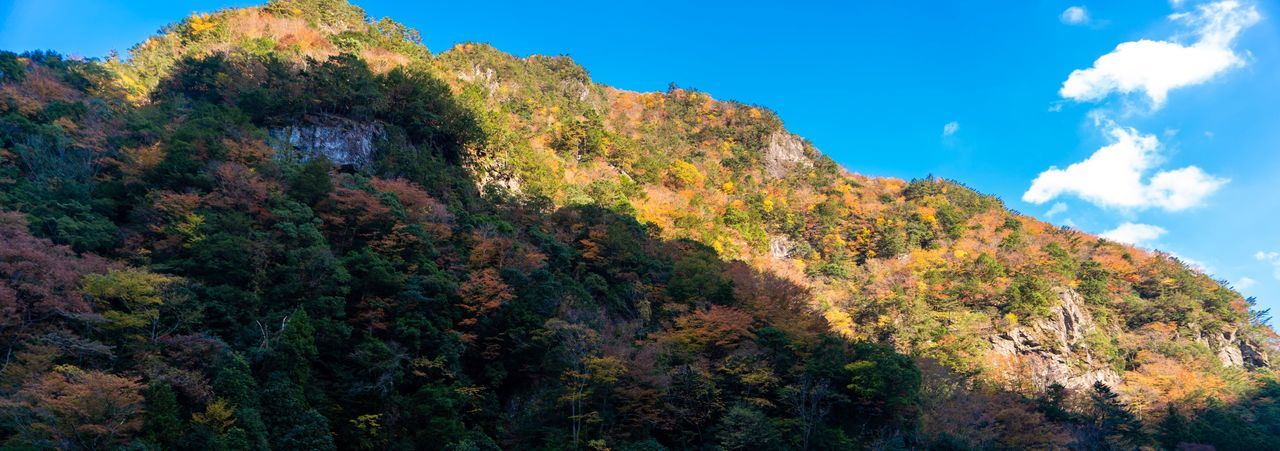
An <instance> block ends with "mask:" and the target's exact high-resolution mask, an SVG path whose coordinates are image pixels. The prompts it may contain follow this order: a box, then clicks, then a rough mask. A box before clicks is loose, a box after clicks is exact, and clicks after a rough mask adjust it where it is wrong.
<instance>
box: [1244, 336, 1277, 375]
mask: <svg viewBox="0 0 1280 451" xmlns="http://www.w3.org/2000/svg"><path fill="white" fill-rule="evenodd" d="M1240 355H1241V356H1240V357H1241V360H1242V361H1243V362H1244V365H1245V366H1246V367H1248V368H1270V367H1271V359H1270V358H1268V357H1267V354H1266V353H1265V352H1262V350H1261V349H1258V346H1257V345H1256V344H1254V343H1253V342H1252V341H1248V340H1241V341H1240Z"/></svg>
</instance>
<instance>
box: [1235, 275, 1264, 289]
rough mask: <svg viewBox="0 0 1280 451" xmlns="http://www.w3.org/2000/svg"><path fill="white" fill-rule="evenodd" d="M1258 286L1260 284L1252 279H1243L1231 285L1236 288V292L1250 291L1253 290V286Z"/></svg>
mask: <svg viewBox="0 0 1280 451" xmlns="http://www.w3.org/2000/svg"><path fill="white" fill-rule="evenodd" d="M1257 284H1258V281H1256V280H1253V279H1252V278H1249V277H1241V278H1240V280H1237V281H1236V283H1233V284H1231V285H1232V286H1234V287H1235V289H1236V291H1248V290H1249V289H1250V288H1253V286H1254V285H1257Z"/></svg>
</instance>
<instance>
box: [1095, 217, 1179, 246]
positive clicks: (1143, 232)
mask: <svg viewBox="0 0 1280 451" xmlns="http://www.w3.org/2000/svg"><path fill="white" fill-rule="evenodd" d="M1165 233H1166V231H1165V230H1164V229H1163V228H1161V227H1158V226H1153V225H1151V224H1135V223H1132V222H1126V223H1124V224H1120V226H1119V227H1116V228H1114V229H1111V230H1108V231H1106V232H1102V234H1100V235H1098V236H1100V237H1103V238H1106V239H1108V240H1111V241H1115V242H1117V243H1124V244H1131V245H1134V246H1138V245H1141V244H1143V243H1146V242H1149V241H1155V240H1158V239H1160V237H1162V236H1164V234H1165Z"/></svg>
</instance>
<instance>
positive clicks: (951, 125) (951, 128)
mask: <svg viewBox="0 0 1280 451" xmlns="http://www.w3.org/2000/svg"><path fill="white" fill-rule="evenodd" d="M958 131H960V123H959V122H956V121H951V122H948V123H946V125H943V126H942V137H944V138H945V137H948V136H952V135H955V134H956V132H958Z"/></svg>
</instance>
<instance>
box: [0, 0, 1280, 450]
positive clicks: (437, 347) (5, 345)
mask: <svg viewBox="0 0 1280 451" xmlns="http://www.w3.org/2000/svg"><path fill="white" fill-rule="evenodd" d="M848 163H849V164H851V165H856V164H857V161H856V160H855V161H850V162H848ZM1252 307H1253V302H1252V300H1251V299H1245V298H1243V297H1242V296H1241V295H1240V294H1239V293H1237V292H1236V291H1234V290H1233V289H1231V288H1230V287H1229V286H1228V285H1226V284H1224V283H1222V282H1220V281H1215V280H1213V279H1212V278H1210V277H1208V276H1206V275H1204V274H1202V273H1200V272H1199V271H1197V270H1195V269H1193V268H1190V267H1189V266H1187V265H1186V264H1184V263H1182V262H1179V261H1178V260H1177V259H1175V258H1172V257H1170V256H1169V255H1166V254H1162V253H1159V252H1154V251H1148V250H1142V249H1136V248H1132V247H1128V246H1125V245H1121V244H1118V243H1113V242H1108V241H1106V240H1102V239H1099V238H1097V237H1095V236H1091V235H1088V234H1085V233H1083V232H1079V231H1076V230H1073V229H1069V228H1058V227H1053V226H1051V225H1048V224H1045V223H1042V222H1039V221H1037V220H1035V219H1033V218H1031V217H1028V216H1023V215H1020V214H1018V213H1016V212H1012V211H1009V210H1007V209H1006V208H1005V207H1004V205H1003V204H1002V203H1001V202H1000V200H999V199H996V198H994V197H992V196H987V195H983V194H980V193H977V192H975V191H973V190H971V189H969V188H967V187H965V186H964V185H962V184H960V183H958V182H955V181H951V180H943V179H938V178H934V177H922V178H920V179H917V180H913V181H909V182H908V181H902V180H895V179H888V178H877V177H868V176H863V175H859V174H855V173H851V172H848V171H847V170H845V169H843V168H841V167H840V166H839V165H837V164H836V163H835V162H834V161H832V160H831V159H830V158H828V157H826V156H824V155H822V154H821V153H819V152H818V151H817V150H816V149H814V148H813V146H812V145H811V144H810V143H808V142H807V141H805V140H803V139H802V138H800V137H797V136H795V135H792V134H790V133H788V132H787V131H786V130H785V129H784V128H783V126H782V122H781V120H780V119H779V118H778V117H777V115H775V114H774V113H773V112H771V111H769V110H768V109H766V108H763V107H759V106H753V105H745V104H741V103H737V102H728V101H719V100H715V99H713V98H712V97H711V96H710V95H708V94H706V93H703V92H699V91H696V90H693V89H686V88H681V87H678V86H675V85H672V86H671V87H670V88H669V89H668V90H667V91H666V92H653V93H636V92H628V91H622V90H617V89H613V88H609V87H607V86H603V85H599V84H596V83H593V82H592V81H591V79H590V78H589V76H588V74H587V72H586V70H585V69H583V68H582V67H580V66H578V65H576V64H575V63H574V62H573V61H571V60H570V59H568V58H567V57H544V56H529V57H524V58H520V57H515V56H512V55H509V54H505V53H502V52H500V51H499V50H497V49H494V48H492V47H490V46H488V45H484V44H461V45H458V46H455V47H454V48H452V49H449V50H448V51H445V52H441V53H432V52H431V51H429V50H428V49H427V48H426V47H425V46H423V45H422V44H421V39H420V37H419V36H418V34H417V32H416V31H414V30H412V29H409V28H407V27H405V26H403V25H401V24H398V23H396V22H394V21H392V20H390V19H381V20H372V19H370V18H369V17H368V16H367V15H366V14H365V13H364V12H363V11H362V10H361V9H359V8H358V7H356V6H353V5H350V4H347V3H346V2H345V1H342V0H273V1H271V2H269V3H268V4H266V5H265V6H262V7H256V8H245V9H232V10H223V11H218V12H214V13H210V14H196V15H193V16H191V17H188V18H186V19H183V20H181V21H179V22H177V23H175V24H173V25H170V26H168V27H166V28H165V29H163V30H161V32H160V33H159V34H158V35H156V36H154V37H152V38H150V39H148V40H146V41H144V42H142V43H141V44H138V45H137V46H136V47H134V48H133V49H131V50H130V51H129V53H128V55H125V56H119V55H113V56H110V57H108V58H104V59H83V58H69V57H65V56H62V55H60V54H57V53H53V52H47V51H28V52H25V53H13V52H0V353H3V354H4V357H3V361H2V362H0V440H2V441H3V442H2V443H3V444H2V446H3V447H5V448H6V449H8V448H12V449H50V448H56V449H205V450H215V449H236V450H239V449H281V450H288V449H306V450H313V449H378V450H382V449H448V450H488V449H590V450H619V451H621V450H664V449H672V450H679V449H725V450H737V449H752V450H757V449H780V450H787V449H795V450H811V449H814V450H816V449H824V450H825V449H867V448H873V449H899V448H912V449H916V448H928V449H1027V448H1046V449H1048V448H1073V449H1135V448H1155V449H1178V448H1186V447H1195V446H1210V447H1216V448H1218V449H1278V448H1280V405H1277V401H1276V399H1277V396H1280V384H1278V383H1277V381H1276V379H1275V375H1274V374H1273V371H1272V369H1271V363H1270V362H1271V361H1272V359H1273V357H1274V356H1276V355H1277V349H1278V348H1277V341H1276V338H1277V337H1276V334H1275V333H1274V332H1273V331H1272V329H1271V328H1270V327H1268V326H1267V321H1268V316H1267V312H1265V311H1258V310H1255V309H1253V308H1252Z"/></svg>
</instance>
